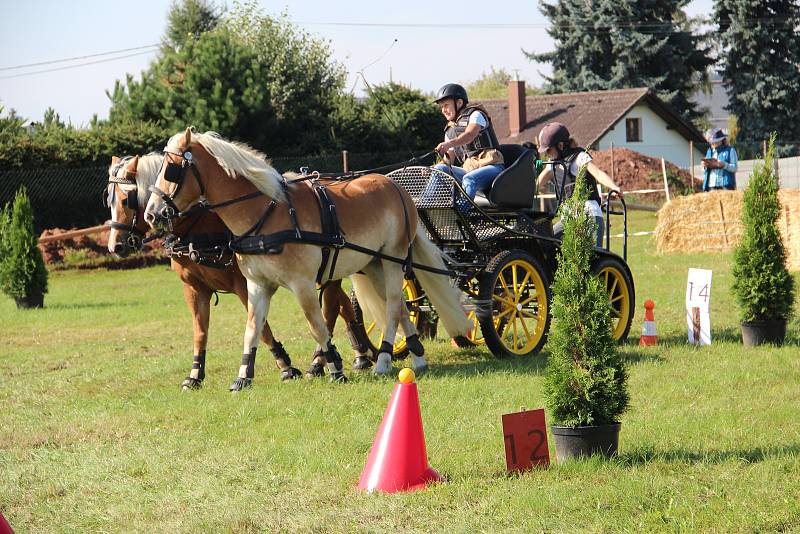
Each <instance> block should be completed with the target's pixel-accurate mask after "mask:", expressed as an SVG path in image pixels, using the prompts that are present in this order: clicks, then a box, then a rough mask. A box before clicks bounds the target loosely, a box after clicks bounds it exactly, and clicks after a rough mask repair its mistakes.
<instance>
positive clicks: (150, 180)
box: [108, 152, 164, 210]
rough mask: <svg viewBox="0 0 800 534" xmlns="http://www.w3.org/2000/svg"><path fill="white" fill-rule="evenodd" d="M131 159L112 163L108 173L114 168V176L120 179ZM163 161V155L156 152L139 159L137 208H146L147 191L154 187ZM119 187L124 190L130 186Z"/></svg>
mask: <svg viewBox="0 0 800 534" xmlns="http://www.w3.org/2000/svg"><path fill="white" fill-rule="evenodd" d="M133 158H134V156H125V157H124V158H122V159H120V160H119V162H117V163H112V164H111V165H110V166H109V167H108V172H112V171H113V170H114V168H115V167H116V173H115V176H116V177H117V178H120V174H124V173H125V172H126V169H127V168H128V164H129V163H130V161H131V160H132V159H133ZM163 161H164V155H163V154H159V153H158V152H150V153H149V154H145V155H144V156H140V157H139V162H138V163H137V164H136V189H137V190H138V191H139V194H138V195H137V196H136V200H137V201H138V202H139V208H140V209H142V210H143V209H144V208H145V206H147V201H148V199H149V198H150V194H149V193H148V191H149V189H150V186H151V185H156V180H157V179H158V171H160V170H161V163H162V162H163ZM119 187H120V188H121V189H123V190H125V189H126V188H127V187H130V186H126V185H123V184H120V186H119Z"/></svg>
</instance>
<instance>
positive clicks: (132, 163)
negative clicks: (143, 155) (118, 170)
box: [127, 156, 139, 172]
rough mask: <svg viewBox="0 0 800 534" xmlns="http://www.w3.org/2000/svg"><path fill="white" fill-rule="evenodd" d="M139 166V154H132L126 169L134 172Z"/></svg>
mask: <svg viewBox="0 0 800 534" xmlns="http://www.w3.org/2000/svg"><path fill="white" fill-rule="evenodd" d="M138 167H139V156H133V159H132V160H131V161H130V162H129V163H128V167H127V170H128V171H132V172H135V171H136V169H137V168H138Z"/></svg>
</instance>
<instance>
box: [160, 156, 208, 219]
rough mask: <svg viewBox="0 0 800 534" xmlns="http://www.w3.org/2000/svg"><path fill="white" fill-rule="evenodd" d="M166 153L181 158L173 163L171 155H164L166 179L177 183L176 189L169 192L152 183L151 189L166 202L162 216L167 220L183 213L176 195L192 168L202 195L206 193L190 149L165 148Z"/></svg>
mask: <svg viewBox="0 0 800 534" xmlns="http://www.w3.org/2000/svg"><path fill="white" fill-rule="evenodd" d="M164 154H172V155H173V156H178V157H180V158H181V162H180V163H173V162H172V160H171V159H170V158H169V157H164V164H165V165H166V168H165V169H164V180H166V181H167V182H170V183H173V184H175V190H174V191H172V193H169V194H168V193H166V192H165V191H162V190H161V189H159V188H158V187H157V186H155V185H151V186H150V188H149V190H150V192H151V193H154V194H155V195H157V196H158V197H159V198H160V199H161V200H162V201H163V202H164V204H165V206H164V207H163V208H162V209H161V217H163V218H164V219H167V220H172V219H174V218H176V217H179V216H180V215H181V210H180V209H178V206H176V205H175V197H177V196H178V193H179V192H180V190H181V187H182V186H183V183H184V182H185V181H186V171H187V170H189V169H191V170H192V175H193V176H194V179H195V181H197V186H198V187H199V188H200V196H203V195H205V188H204V187H203V182H201V181H200V173H198V171H197V166H196V165H195V163H194V158H193V157H192V153H191V152H190V151H189V150H185V151H183V152H172V151H170V150H167V149H166V148H165V149H164Z"/></svg>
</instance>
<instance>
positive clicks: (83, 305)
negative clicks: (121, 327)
mask: <svg viewBox="0 0 800 534" xmlns="http://www.w3.org/2000/svg"><path fill="white" fill-rule="evenodd" d="M129 305H130V304H125V303H124V302H91V303H89V302H69V303H64V304H61V303H57V304H48V305H47V307H48V308H50V309H52V310H81V309H101V308H116V307H120V306H129Z"/></svg>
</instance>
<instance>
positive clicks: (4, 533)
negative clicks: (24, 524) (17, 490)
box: [0, 514, 14, 534]
mask: <svg viewBox="0 0 800 534" xmlns="http://www.w3.org/2000/svg"><path fill="white" fill-rule="evenodd" d="M0 534H14V531H13V530H12V529H11V525H9V524H8V521H6V518H5V517H3V514H0Z"/></svg>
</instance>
